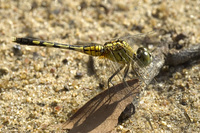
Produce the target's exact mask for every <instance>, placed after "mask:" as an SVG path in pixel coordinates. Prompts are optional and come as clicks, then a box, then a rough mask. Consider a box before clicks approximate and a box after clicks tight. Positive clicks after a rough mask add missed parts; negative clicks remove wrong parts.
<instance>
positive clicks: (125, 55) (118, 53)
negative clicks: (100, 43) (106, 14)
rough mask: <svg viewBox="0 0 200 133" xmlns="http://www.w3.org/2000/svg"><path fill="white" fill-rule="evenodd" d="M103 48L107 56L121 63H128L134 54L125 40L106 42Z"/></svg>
mask: <svg viewBox="0 0 200 133" xmlns="http://www.w3.org/2000/svg"><path fill="white" fill-rule="evenodd" d="M103 50H104V51H103V56H104V57H105V58H108V59H109V60H112V61H114V62H118V63H121V64H128V63H129V62H130V61H131V58H132V57H133V54H134V51H133V49H132V48H131V47H130V46H129V44H128V43H127V42H125V41H123V40H117V41H111V42H106V43H105V44H104V47H103Z"/></svg>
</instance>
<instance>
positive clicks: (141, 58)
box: [136, 47, 152, 67]
mask: <svg viewBox="0 0 200 133" xmlns="http://www.w3.org/2000/svg"><path fill="white" fill-rule="evenodd" d="M136 56H137V59H138V64H139V65H140V66H143V67H144V66H147V65H149V64H150V63H151V62H152V56H151V53H150V52H149V51H148V50H147V49H146V48H144V47H140V48H138V50H137V53H136Z"/></svg>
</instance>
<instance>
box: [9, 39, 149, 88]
mask: <svg viewBox="0 0 200 133" xmlns="http://www.w3.org/2000/svg"><path fill="white" fill-rule="evenodd" d="M13 42H15V43H18V44H21V45H28V46H43V47H54V48H61V49H68V50H73V51H77V52H81V53H84V54H87V55H90V56H98V57H103V58H106V59H108V60H111V61H112V62H117V63H119V64H121V65H120V67H119V68H118V69H116V70H115V72H114V73H113V74H112V75H111V76H110V77H109V79H108V81H107V83H108V88H109V84H112V85H113V83H112V79H113V77H115V76H116V75H117V74H118V73H119V72H121V71H122V69H124V74H123V82H124V83H126V81H125V78H126V77H127V74H128V71H129V69H130V66H132V69H133V70H134V69H135V68H134V66H135V65H134V64H135V63H137V64H138V66H139V68H144V67H146V66H148V65H149V64H150V63H151V62H152V54H151V52H149V51H148V49H147V48H145V47H139V48H138V49H137V50H136V51H134V50H133V49H132V47H131V45H129V43H128V42H127V41H125V40H123V39H116V40H113V41H108V42H105V43H104V45H101V44H97V43H91V44H90V45H85V46H80V45H70V44H64V43H57V42H49V41H42V40H37V39H33V38H26V37H24V38H17V37H15V38H14V39H13ZM134 72H136V71H134ZM139 75H140V74H137V73H136V76H137V77H139Z"/></svg>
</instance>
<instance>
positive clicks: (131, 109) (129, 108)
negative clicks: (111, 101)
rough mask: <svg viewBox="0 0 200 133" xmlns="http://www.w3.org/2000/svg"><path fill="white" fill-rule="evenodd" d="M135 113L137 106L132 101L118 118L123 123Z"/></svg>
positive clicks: (119, 122)
mask: <svg viewBox="0 0 200 133" xmlns="http://www.w3.org/2000/svg"><path fill="white" fill-rule="evenodd" d="M134 113H135V106H134V105H133V104H132V103H131V104H129V105H127V106H126V108H125V110H124V111H123V112H122V113H121V114H120V116H119V118H118V124H121V123H123V121H125V120H127V119H128V118H130V117H131V115H133V114H134Z"/></svg>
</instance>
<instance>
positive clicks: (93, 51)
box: [13, 38, 103, 56]
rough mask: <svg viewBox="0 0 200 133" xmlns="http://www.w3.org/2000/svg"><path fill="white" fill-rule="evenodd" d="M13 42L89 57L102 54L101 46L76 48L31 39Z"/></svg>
mask: <svg viewBox="0 0 200 133" xmlns="http://www.w3.org/2000/svg"><path fill="white" fill-rule="evenodd" d="M13 41H14V42H16V43H19V44H21V45H29V46H43V47H55V48H62V49H69V50H73V51H78V52H82V53H85V54H88V55H91V56H101V55H102V53H103V46H101V45H91V46H78V45H69V44H62V43H56V42H46V41H39V40H34V39H31V38H14V40H13Z"/></svg>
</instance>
